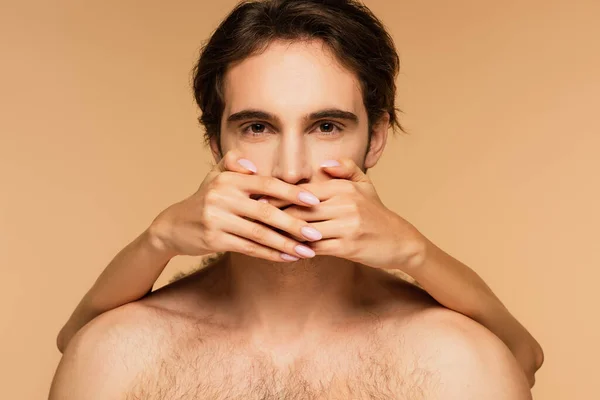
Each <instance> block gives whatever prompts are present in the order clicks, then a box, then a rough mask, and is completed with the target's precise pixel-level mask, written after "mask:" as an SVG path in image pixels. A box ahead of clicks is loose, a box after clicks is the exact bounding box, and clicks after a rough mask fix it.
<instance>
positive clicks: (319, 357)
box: [126, 338, 431, 400]
mask: <svg viewBox="0 0 600 400" xmlns="http://www.w3.org/2000/svg"><path fill="white" fill-rule="evenodd" d="M181 350H182V349H179V350H177V349H174V350H173V351H171V352H170V353H169V354H166V355H164V356H163V357H161V358H160V359H159V360H157V361H156V362H154V363H152V364H151V365H148V368H147V369H146V370H144V371H142V372H141V373H139V374H138V375H137V376H136V378H135V380H134V384H133V385H132V389H131V391H130V392H129V393H128V394H127V396H126V399H127V400H133V399H145V400H158V399H160V400H171V399H173V400H174V399H177V400H187V399H206V400H221V399H223V400H224V399H229V400H237V399H239V400H242V399H244V400H254V399H256V400H271V399H272V400H275V399H277V400H282V399H286V400H295V399H302V400H313V399H314V400H325V399H331V400H336V399H340V400H342V399H343V400H348V399H353V400H360V399H411V400H418V399H421V398H425V397H424V390H425V387H426V386H427V385H428V384H429V380H430V378H431V373H430V372H428V371H425V370H423V369H421V368H419V364H418V359H416V358H415V357H414V355H413V354H411V352H410V351H406V350H407V349H405V348H404V349H403V348H401V347H400V346H395V345H393V344H392V341H389V340H387V341H386V340H381V338H377V339H373V338H371V339H368V340H347V341H338V342H337V343H330V344H328V345H325V344H324V345H319V346H317V347H313V346H311V349H310V350H307V351H306V352H304V353H303V352H302V351H301V352H300V353H299V355H295V354H294V355H290V356H289V357H286V355H285V354H283V355H282V354H279V353H278V355H277V357H275V356H274V353H273V352H266V351H257V350H256V349H253V350H248V349H242V348H239V347H236V346H231V345H225V344H220V345H211V346H203V347H202V348H201V350H200V349H197V350H196V351H193V350H192V349H189V348H188V349H186V350H185V351H181ZM284 359H285V360H286V361H285V362H282V360H284Z"/></svg>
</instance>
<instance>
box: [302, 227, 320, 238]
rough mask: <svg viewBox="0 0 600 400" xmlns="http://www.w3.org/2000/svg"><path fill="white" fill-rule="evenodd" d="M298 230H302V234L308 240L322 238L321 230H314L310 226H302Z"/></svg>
mask: <svg viewBox="0 0 600 400" xmlns="http://www.w3.org/2000/svg"><path fill="white" fill-rule="evenodd" d="M300 232H302V234H303V235H304V236H305V237H306V238H307V239H310V240H321V239H322V238H323V235H321V232H319V231H318V230H316V229H315V228H312V227H310V226H303V227H302V228H301V229H300Z"/></svg>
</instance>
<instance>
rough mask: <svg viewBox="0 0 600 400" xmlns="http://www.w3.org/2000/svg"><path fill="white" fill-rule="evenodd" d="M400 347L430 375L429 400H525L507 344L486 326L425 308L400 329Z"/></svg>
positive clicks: (525, 390) (525, 392)
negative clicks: (431, 399)
mask: <svg viewBox="0 0 600 400" xmlns="http://www.w3.org/2000/svg"><path fill="white" fill-rule="evenodd" d="M400 332H401V335H400V336H399V337H401V343H400V346H401V347H404V348H409V349H410V352H411V353H412V354H414V359H415V360H416V361H415V363H416V364H417V368H416V369H417V370H423V371H428V376H430V377H432V379H430V384H429V385H428V388H427V390H428V391H429V396H430V397H435V398H440V399H455V398H460V399H464V400H469V399H489V400H505V399H506V400H508V399H511V400H529V399H531V392H530V389H529V384H528V382H527V379H526V377H525V374H523V372H522V370H521V368H520V367H519V365H518V363H517V361H516V359H515V358H514V356H513V355H512V353H511V352H510V350H509V349H508V347H506V345H505V344H504V343H503V342H502V341H501V340H500V339H499V338H498V337H496V336H495V335H494V334H493V333H492V332H490V331H489V330H488V329H487V328H485V327H484V326H482V325H480V324H478V323H477V322H475V321H473V320H472V319H470V318H468V317H466V316H464V315H462V314H459V313H457V312H454V311H452V310H449V309H447V308H443V307H423V308H421V309H420V310H419V311H417V312H413V313H411V315H410V317H409V318H408V319H405V320H404V321H403V322H402V324H401V327H400Z"/></svg>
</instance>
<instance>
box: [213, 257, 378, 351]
mask: <svg viewBox="0 0 600 400" xmlns="http://www.w3.org/2000/svg"><path fill="white" fill-rule="evenodd" d="M222 261H223V264H222V267H223V269H224V270H225V275H226V277H227V278H226V279H227V281H228V285H227V286H228V287H229V288H230V295H231V299H232V301H233V303H234V304H235V308H236V309H237V312H238V313H239V314H238V315H239V318H240V320H239V323H240V324H241V325H242V326H244V327H246V328H247V329H249V330H251V331H253V332H256V333H258V334H264V335H268V336H270V337H273V338H275V337H282V338H283V337H285V338H287V339H291V338H292V337H294V336H301V335H302V334H303V333H304V332H306V331H307V330H312V329H319V328H324V327H326V326H328V325H331V324H332V323H333V322H335V321H336V320H339V319H340V318H344V317H347V316H348V314H349V313H351V311H352V310H356V309H357V308H358V304H357V301H359V300H357V290H358V288H359V287H360V286H362V285H363V284H364V283H365V281H366V280H367V276H366V275H365V268H364V266H360V265H359V264H356V263H354V262H351V261H348V260H345V259H341V258H337V257H330V256H316V257H314V258H312V259H301V260H299V261H296V262H291V263H287V262H282V263H277V262H270V261H267V260H264V259H258V258H254V257H249V256H246V255H244V254H240V253H227V254H226V255H225V256H224V258H223V260H222Z"/></svg>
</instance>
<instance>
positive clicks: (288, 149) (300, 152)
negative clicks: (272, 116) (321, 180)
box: [272, 137, 312, 185]
mask: <svg viewBox="0 0 600 400" xmlns="http://www.w3.org/2000/svg"><path fill="white" fill-rule="evenodd" d="M307 153H308V149H307V148H306V143H304V140H302V139H301V138H297V137H296V138H286V140H282V142H280V146H279V148H278V150H277V155H276V157H275V164H274V166H273V171H272V175H273V176H274V177H275V178H278V179H281V180H282V181H284V182H287V183H289V184H292V185H297V184H301V183H308V182H310V180H311V178H312V166H311V165H310V159H309V157H307Z"/></svg>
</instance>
